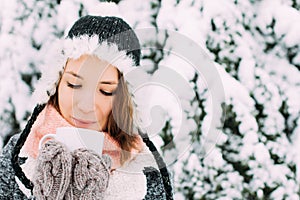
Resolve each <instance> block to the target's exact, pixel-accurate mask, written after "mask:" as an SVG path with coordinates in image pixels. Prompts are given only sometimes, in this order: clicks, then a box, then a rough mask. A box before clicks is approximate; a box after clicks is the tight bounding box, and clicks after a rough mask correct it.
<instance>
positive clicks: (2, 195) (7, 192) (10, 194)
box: [0, 134, 166, 200]
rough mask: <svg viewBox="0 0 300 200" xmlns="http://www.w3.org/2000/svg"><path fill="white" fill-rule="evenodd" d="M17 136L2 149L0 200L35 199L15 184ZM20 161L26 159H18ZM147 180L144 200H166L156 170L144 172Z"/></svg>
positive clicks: (0, 158) (159, 176)
mask: <svg viewBox="0 0 300 200" xmlns="http://www.w3.org/2000/svg"><path fill="white" fill-rule="evenodd" d="M19 136H20V135H19V134H17V135H14V136H13V137H12V138H11V139H10V141H9V142H8V144H7V145H6V146H5V147H4V149H3V151H2V153H1V155H0V200H29V199H35V198H34V197H33V196H31V197H29V198H28V197H27V196H26V195H25V194H24V193H23V192H22V191H21V190H20V188H19V185H18V183H17V182H16V177H15V172H14V169H13V167H12V162H11V156H12V151H13V149H14V146H15V144H16V142H17V140H18V138H19ZM20 160H21V161H22V160H24V162H26V159H20ZM144 175H145V176H146V180H147V194H146V196H145V198H144V199H145V200H154V199H156V200H160V199H161V200H164V199H166V196H165V192H164V187H163V183H162V179H161V175H160V173H159V172H158V171H157V170H156V171H155V170H154V171H153V170H152V169H151V170H147V169H145V170H144Z"/></svg>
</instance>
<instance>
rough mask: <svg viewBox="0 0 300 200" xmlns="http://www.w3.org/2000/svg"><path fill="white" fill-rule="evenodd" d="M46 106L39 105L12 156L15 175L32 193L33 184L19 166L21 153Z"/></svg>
mask: <svg viewBox="0 0 300 200" xmlns="http://www.w3.org/2000/svg"><path fill="white" fill-rule="evenodd" d="M45 106H46V104H42V105H39V104H38V105H37V106H36V107H35V108H34V110H33V113H32V115H31V117H30V119H29V121H28V122H27V124H26V126H25V128H24V130H23V131H22V133H21V135H20V137H19V139H18V140H17V143H16V145H15V147H14V150H13V152H12V156H11V162H12V167H13V169H14V171H15V175H16V176H17V177H18V178H19V180H20V181H21V182H22V183H23V184H24V185H25V187H26V188H27V189H30V190H31V191H32V190H33V184H32V182H31V181H30V180H29V179H28V178H27V177H26V176H25V174H24V172H23V171H22V168H21V167H20V165H19V153H20V151H21V148H22V146H23V145H24V143H25V141H26V139H27V137H28V135H29V133H30V130H31V127H32V125H33V124H34V122H35V120H36V119H37V117H38V115H39V114H40V112H41V111H42V110H43V109H44V108H45Z"/></svg>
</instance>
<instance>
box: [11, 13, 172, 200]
mask: <svg viewBox="0 0 300 200" xmlns="http://www.w3.org/2000/svg"><path fill="white" fill-rule="evenodd" d="M52 46H54V47H55V48H53V49H51V50H50V53H47V55H48V59H47V58H46V61H45V63H46V64H47V65H49V63H50V64H51V66H47V65H45V66H46V67H45V68H44V69H42V70H41V71H42V77H41V78H40V80H39V82H38V83H37V85H36V88H35V92H34V94H33V96H34V99H35V100H36V102H37V103H38V105H37V106H36V107H35V109H34V111H33V113H32V116H31V118H30V120H29V121H28V123H27V124H26V127H25V129H24V130H23V132H22V134H21V135H20V138H19V140H18V141H17V143H16V146H15V149H14V151H13V153H12V164H13V168H14V171H15V174H16V176H17V177H18V178H19V180H21V181H22V182H23V184H24V185H25V186H26V187H27V188H28V189H31V190H32V189H33V184H32V183H31V181H30V180H29V179H27V177H26V176H25V174H24V172H23V171H22V169H21V167H20V166H19V162H18V155H19V153H20V150H21V148H22V146H23V145H24V143H25V141H26V139H27V136H28V134H29V133H30V130H31V127H32V125H33V124H34V122H35V120H36V118H37V116H38V115H39V113H40V112H41V111H42V110H43V108H44V107H45V105H46V103H47V102H48V101H49V99H50V97H51V96H52V95H54V94H55V92H56V88H57V85H58V82H59V79H60V76H61V75H62V73H63V70H64V67H65V64H66V62H67V59H69V58H73V59H76V58H79V57H80V56H81V55H83V54H89V55H95V56H97V57H99V58H100V59H101V60H105V61H107V62H108V63H110V64H111V65H113V66H115V67H117V68H118V70H119V71H120V72H121V73H123V74H124V75H125V74H126V73H128V72H129V71H131V70H133V69H135V67H137V66H139V64H140V56H141V50H140V44H139V40H138V38H137V36H136V34H135V33H134V31H133V30H132V29H131V27H130V26H129V25H128V24H127V23H126V22H124V21H123V20H122V19H120V18H117V17H100V16H85V17H82V18H80V19H79V20H77V21H76V22H75V23H74V25H73V26H72V27H71V29H70V31H69V32H68V35H67V37H66V38H64V39H62V40H59V41H58V42H56V43H55V44H52ZM53 60H55V61H53ZM138 131H139V134H140V135H141V137H142V139H143V141H144V143H145V144H146V145H147V146H148V148H149V149H150V151H151V152H152V154H153V156H154V158H155V160H156V162H157V165H158V167H159V170H160V173H161V175H162V177H163V184H164V187H165V191H166V196H167V197H168V199H172V188H171V183H170V177H169V173H168V171H167V169H166V164H165V162H164V161H163V159H162V157H161V156H160V154H159V153H158V151H157V149H156V147H155V145H154V144H153V143H152V142H151V140H150V139H149V137H148V135H147V134H146V133H143V132H141V130H140V129H138Z"/></svg>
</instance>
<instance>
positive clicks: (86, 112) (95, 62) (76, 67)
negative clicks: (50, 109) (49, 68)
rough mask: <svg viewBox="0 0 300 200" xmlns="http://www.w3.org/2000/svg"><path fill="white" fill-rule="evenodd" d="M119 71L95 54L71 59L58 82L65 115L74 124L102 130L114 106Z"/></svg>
mask: <svg viewBox="0 0 300 200" xmlns="http://www.w3.org/2000/svg"><path fill="white" fill-rule="evenodd" d="M117 85H118V71H117V69H116V68H115V67H114V66H112V65H110V64H109V63H108V62H106V61H103V60H100V59H99V58H97V57H95V56H90V55H83V56H81V57H80V58H78V59H76V60H75V59H70V60H69V61H68V62H67V65H66V68H65V71H64V73H63V75H62V79H61V81H60V83H59V86H58V105H59V109H60V112H61V114H62V116H63V117H64V118H65V119H66V120H67V121H68V122H69V123H70V124H72V125H73V126H75V127H80V128H87V129H92V130H98V131H101V130H103V129H104V128H105V126H106V123H107V119H108V115H109V114H110V112H111V110H112V104H113V100H114V92H115V90H116V89H117Z"/></svg>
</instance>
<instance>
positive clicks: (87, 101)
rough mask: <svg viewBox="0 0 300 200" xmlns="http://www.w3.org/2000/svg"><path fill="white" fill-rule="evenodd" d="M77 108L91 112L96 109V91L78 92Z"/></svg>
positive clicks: (84, 111)
mask: <svg viewBox="0 0 300 200" xmlns="http://www.w3.org/2000/svg"><path fill="white" fill-rule="evenodd" d="M75 98H76V99H77V108H78V110H79V111H81V112H83V113H90V112H93V111H94V93H93V92H84V93H78V94H76V97H75Z"/></svg>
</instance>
